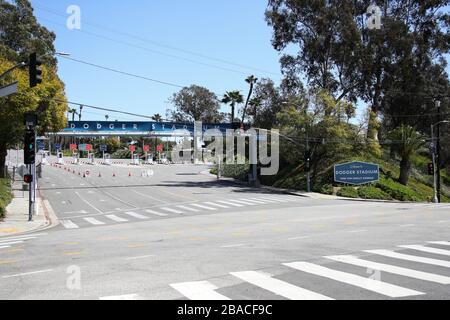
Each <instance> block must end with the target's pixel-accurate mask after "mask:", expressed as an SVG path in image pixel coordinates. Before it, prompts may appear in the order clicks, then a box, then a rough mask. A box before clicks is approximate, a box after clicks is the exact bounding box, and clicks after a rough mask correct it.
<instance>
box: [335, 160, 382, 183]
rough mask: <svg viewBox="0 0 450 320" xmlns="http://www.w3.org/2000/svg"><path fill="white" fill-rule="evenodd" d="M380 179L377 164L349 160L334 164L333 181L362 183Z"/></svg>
mask: <svg viewBox="0 0 450 320" xmlns="http://www.w3.org/2000/svg"><path fill="white" fill-rule="evenodd" d="M379 180H380V167H379V165H377V164H372V163H365V162H351V163H344V164H339V165H336V166H334V181H335V182H338V183H344V184H351V185H363V184H367V183H372V182H377V181H379Z"/></svg>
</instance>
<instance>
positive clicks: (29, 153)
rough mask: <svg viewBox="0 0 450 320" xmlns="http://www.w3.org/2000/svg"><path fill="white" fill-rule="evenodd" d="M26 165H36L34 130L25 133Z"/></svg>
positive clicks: (24, 150) (24, 151)
mask: <svg viewBox="0 0 450 320" xmlns="http://www.w3.org/2000/svg"><path fill="white" fill-rule="evenodd" d="M23 153H24V163H25V164H34V163H35V159H36V135H35V133H34V130H27V131H25V140H24V148H23Z"/></svg>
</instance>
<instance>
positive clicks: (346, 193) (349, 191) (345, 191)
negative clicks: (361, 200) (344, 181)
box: [337, 187, 358, 198]
mask: <svg viewBox="0 0 450 320" xmlns="http://www.w3.org/2000/svg"><path fill="white" fill-rule="evenodd" d="M337 195H338V196H339V197H345V198H358V190H357V189H355V188H354V187H343V188H341V189H340V190H339V191H338V192H337Z"/></svg>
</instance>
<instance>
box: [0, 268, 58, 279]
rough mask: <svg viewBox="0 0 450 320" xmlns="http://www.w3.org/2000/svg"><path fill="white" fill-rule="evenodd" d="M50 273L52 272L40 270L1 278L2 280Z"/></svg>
mask: <svg viewBox="0 0 450 320" xmlns="http://www.w3.org/2000/svg"><path fill="white" fill-rule="evenodd" d="M52 271H53V269H47V270H41V271H33V272H26V273H20V274H13V275H10V276H3V277H2V279H8V278H17V277H24V276H31V275H34V274H39V273H47V272H52Z"/></svg>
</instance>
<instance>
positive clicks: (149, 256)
mask: <svg viewBox="0 0 450 320" xmlns="http://www.w3.org/2000/svg"><path fill="white" fill-rule="evenodd" d="M153 257H154V255H148V256H139V257H129V258H126V259H125V260H139V259H146V258H153Z"/></svg>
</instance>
